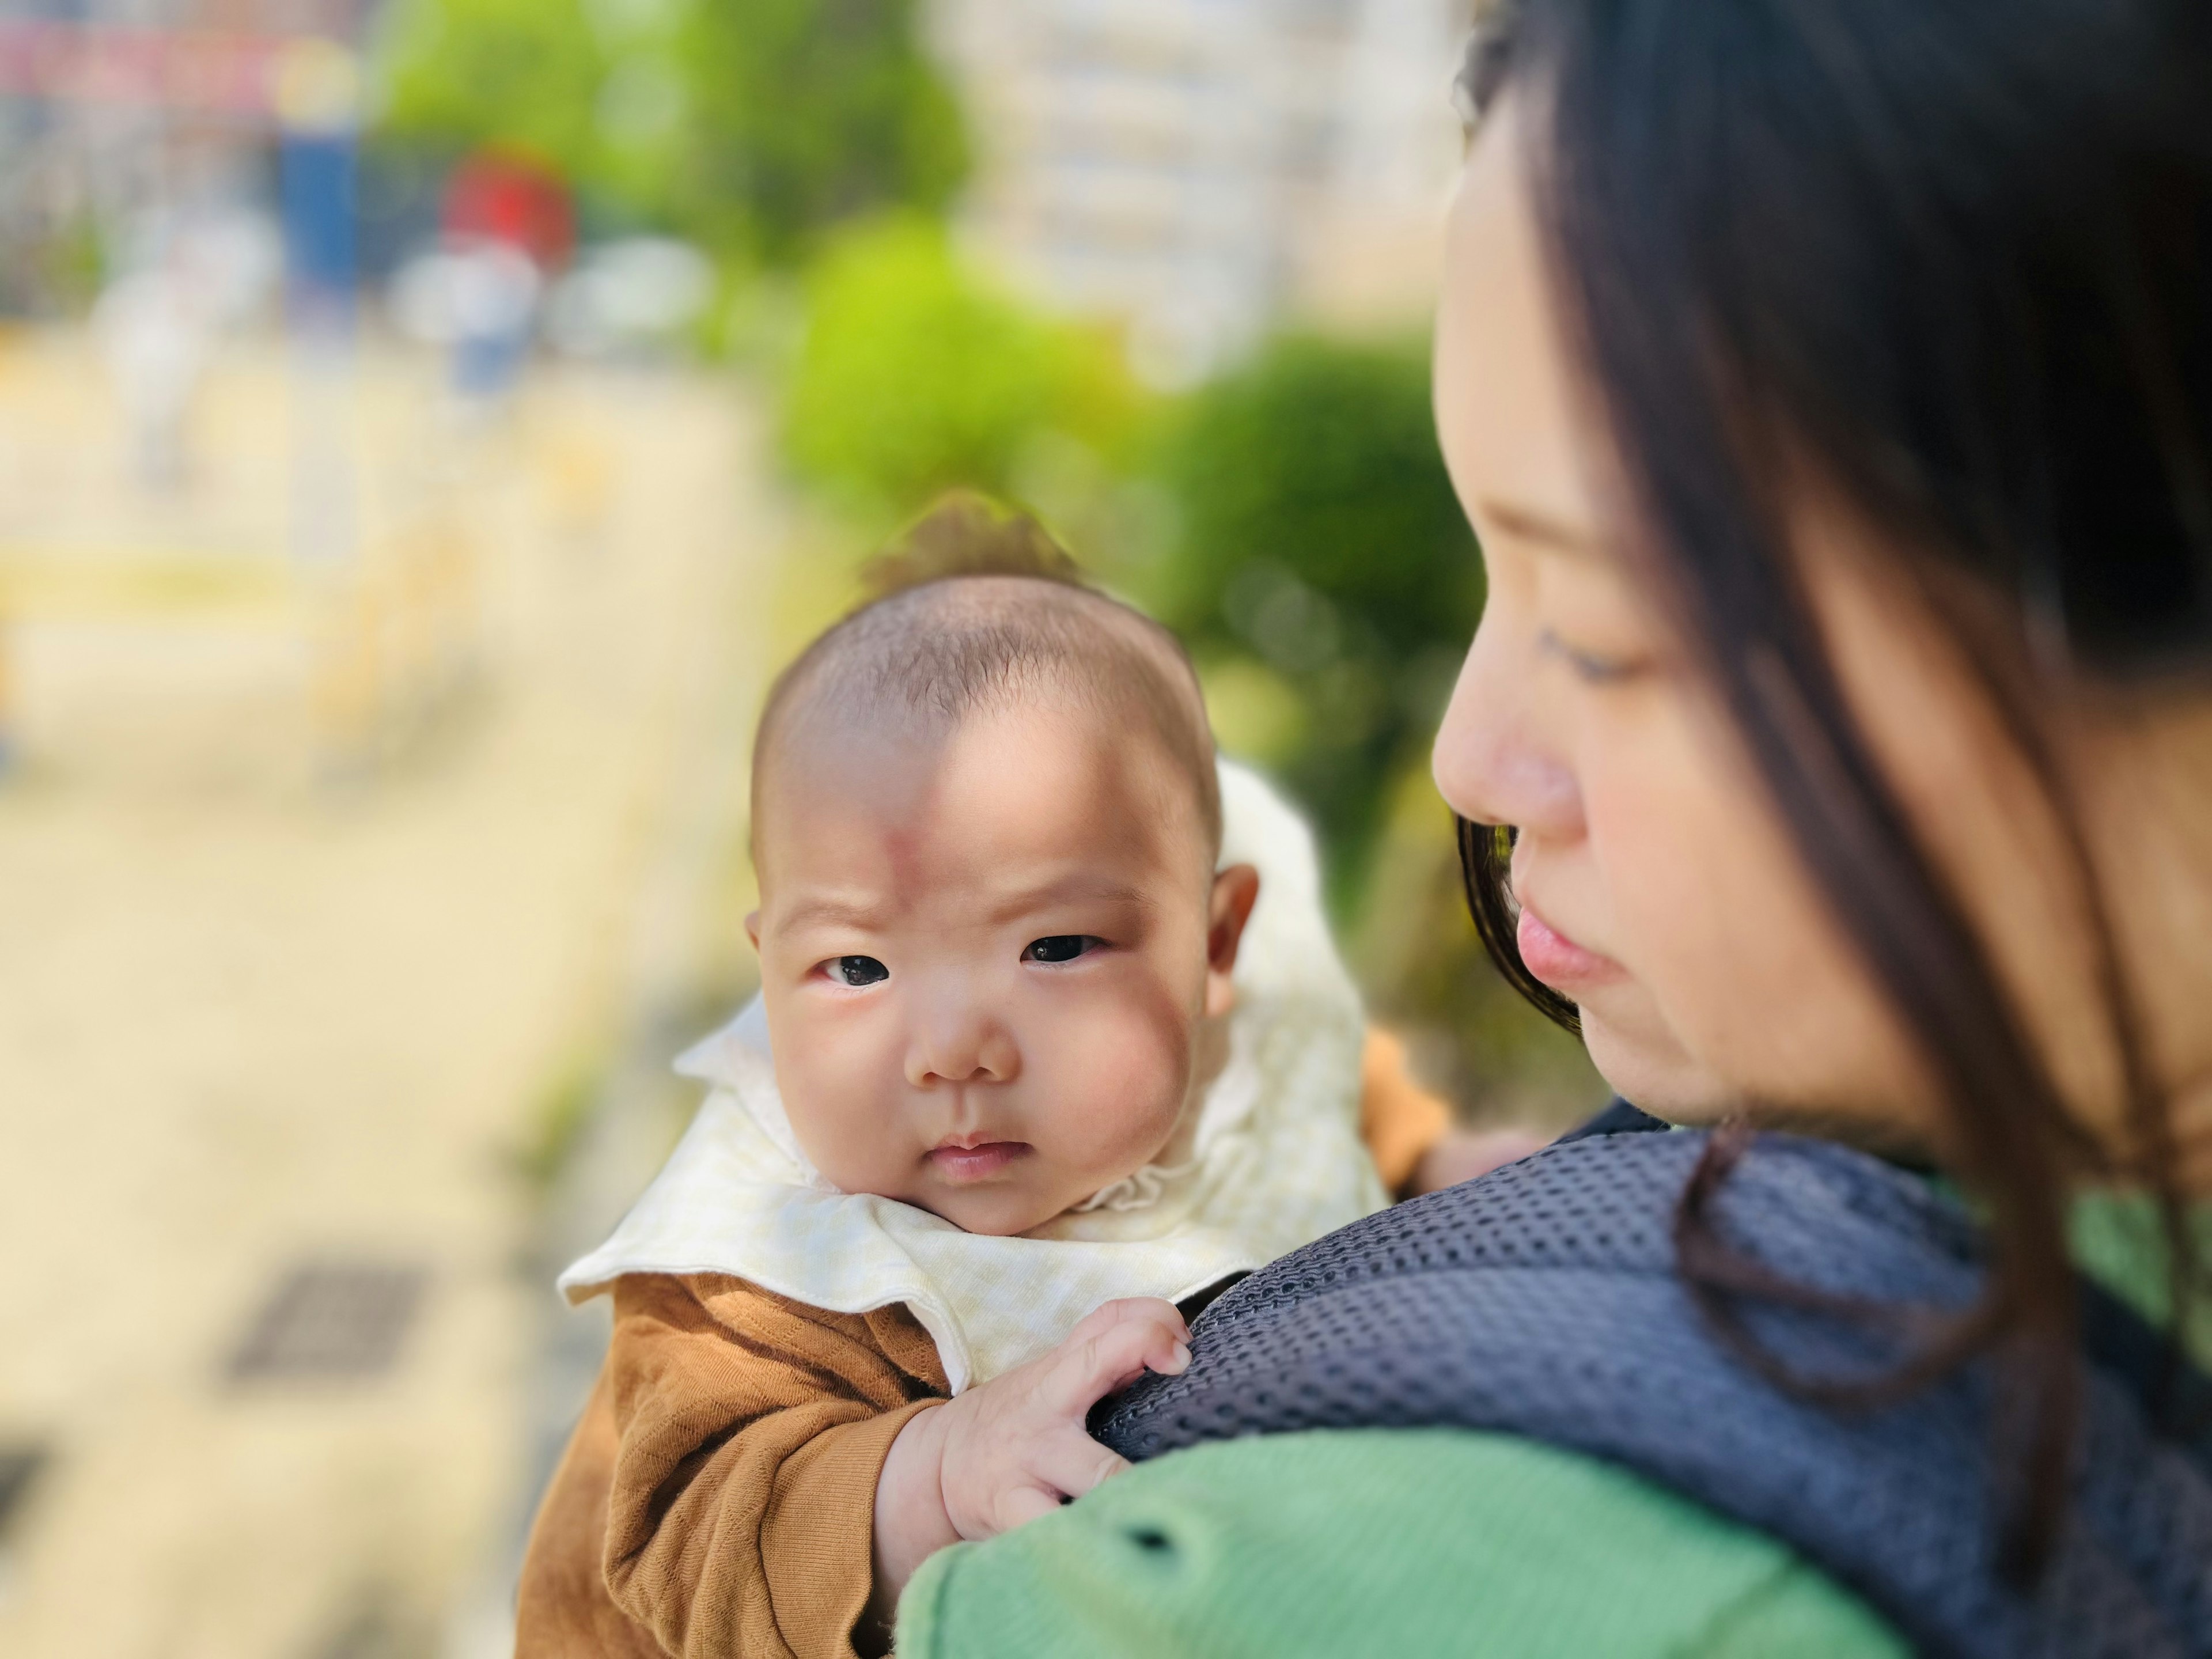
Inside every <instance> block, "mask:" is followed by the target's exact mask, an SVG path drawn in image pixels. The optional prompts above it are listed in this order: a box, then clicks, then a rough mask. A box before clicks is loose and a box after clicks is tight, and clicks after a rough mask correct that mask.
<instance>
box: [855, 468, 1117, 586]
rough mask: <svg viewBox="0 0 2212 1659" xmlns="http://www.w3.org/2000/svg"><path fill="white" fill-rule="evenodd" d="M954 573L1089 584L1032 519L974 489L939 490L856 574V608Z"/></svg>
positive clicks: (1061, 548)
mask: <svg viewBox="0 0 2212 1659" xmlns="http://www.w3.org/2000/svg"><path fill="white" fill-rule="evenodd" d="M957 576H1027V577H1030V578H1033V579H1035V580H1039V581H1049V582H1060V583H1062V584H1064V585H1065V586H1069V587H1084V588H1087V587H1089V586H1091V584H1090V583H1089V582H1088V581H1087V580H1085V578H1084V574H1083V568H1082V567H1081V566H1080V565H1079V564H1077V563H1076V562H1075V559H1074V557H1073V555H1071V554H1070V553H1069V552H1068V550H1066V548H1065V547H1062V546H1061V545H1060V543H1059V542H1057V541H1056V540H1054V538H1053V534H1052V532H1050V531H1048V530H1047V529H1046V528H1045V527H1044V526H1042V524H1040V523H1038V522H1037V520H1036V518H1035V517H1034V516H1033V515H1031V514H1030V513H1024V512H1023V511H1022V510H1020V509H1019V508H1018V507H1008V506H1006V505H1005V504H1003V503H1001V502H999V501H993V500H992V499H991V498H990V497H989V496H987V495H983V494H981V492H980V491H977V490H973V489H956V490H953V491H951V492H950V493H949V494H947V495H941V496H939V498H938V499H937V501H934V502H933V503H932V504H931V506H930V507H928V508H927V510H926V511H925V512H923V513H922V514H921V516H920V517H919V518H917V519H915V520H914V522H913V523H911V524H909V525H908V526H907V527H906V528H905V529H904V530H902V531H901V532H899V533H898V534H897V535H896V537H894V538H892V539H891V541H890V544H889V545H888V546H886V547H885V548H884V550H883V551H882V552H881V553H879V554H878V555H877V556H875V557H874V558H872V559H871V560H870V561H869V562H867V564H866V566H865V567H864V568H862V570H861V572H860V582H861V586H862V589H863V591H864V592H865V593H866V598H865V599H862V601H861V603H860V607H859V608H860V609H861V610H866V608H867V607H868V606H869V605H874V604H877V603H878V602H879V601H881V600H884V599H890V597H891V596H892V595H894V594H896V593H903V592H907V591H908V590H909V589H911V588H916V587H927V586H930V585H931V584H932V583H933V582H941V581H948V580H951V579H952V578H954V577H957Z"/></svg>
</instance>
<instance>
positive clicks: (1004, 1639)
mask: <svg viewBox="0 0 2212 1659" xmlns="http://www.w3.org/2000/svg"><path fill="white" fill-rule="evenodd" d="M897 1645H898V1652H899V1654H900V1655H901V1656H902V1659H953V1656H957V1659H1001V1656H1004V1659H1013V1656H1016V1655H1028V1654H1035V1653H1051V1654H1053V1655H1054V1656H1055V1659H1201V1656H1203V1659H1245V1656H1249V1659H1326V1656H1337V1655H1342V1654H1347V1653H1450V1654H1455V1655H1461V1656H1465V1659H1584V1656H1588V1655H1590V1654H1604V1655H1606V1656H1607V1659H1692V1656H1695V1659H1715V1656H1726V1659H1753V1656H1762V1659H1763V1656H1766V1655H1771V1654H1783V1653H1786V1654H1788V1655H1790V1656H1791V1659H1906V1656H1907V1654H1908V1651H1909V1650H1908V1649H1907V1648H1906V1646H1905V1644H1904V1643H1903V1642H1902V1641H1901V1640H1900V1639H1899V1638H1898V1637H1897V1635H1896V1634H1895V1633H1894V1632H1893V1630H1892V1629H1891V1628H1890V1627H1889V1626H1887V1624H1885V1623H1884V1622H1883V1621H1882V1620H1881V1619H1880V1618H1878V1617H1877V1616H1876V1615H1875V1613H1873V1612H1871V1611H1870V1610H1869V1608H1868V1607H1866V1606H1865V1604H1864V1603H1863V1602H1862V1601H1859V1600H1858V1599H1857V1597H1855V1596H1853V1595H1851V1594H1850V1592H1849V1591H1847V1590H1846V1589H1844V1588H1842V1587H1841V1586H1839V1585H1838V1584H1837V1583H1835V1582H1834V1581H1833V1580H1832V1579H1830V1578H1828V1577H1826V1575H1824V1574H1823V1573H1821V1572H1820V1571H1818V1570H1817V1569H1815V1568H1814V1567H1813V1566H1812V1565H1809V1564H1808V1563H1807V1562H1806V1561H1805V1560H1804V1559H1802V1558H1801V1557H1799V1556H1797V1555H1796V1553H1793V1552H1792V1551H1790V1549H1789V1548H1788V1547H1786V1546H1784V1545H1782V1544H1780V1543H1778V1542H1777V1541H1775V1540H1773V1539H1771V1538H1769V1537H1767V1536H1765V1534H1760V1533H1758V1532H1755V1531H1753V1530H1751V1529H1750V1528H1744V1527H1740V1526H1737V1525H1735V1523H1734V1522H1729V1521H1727V1520H1725V1519H1724V1518H1723V1517H1721V1516H1717V1515H1716V1514H1714V1513H1713V1512H1711V1510H1705V1509H1704V1508H1702V1507H1701V1506H1699V1505H1698V1504H1693V1503H1692V1502H1690V1501H1688V1500H1687V1499H1685V1498H1680V1496H1678V1495H1676V1494H1675V1493H1673V1492H1668V1491H1667V1490H1665V1489H1664V1488H1662V1487H1660V1486H1655V1485H1653V1484H1651V1483H1650V1482H1648V1481H1645V1480H1642V1479H1640V1478H1638V1476H1636V1475H1634V1474H1630V1473H1629V1472H1627V1471H1626V1470H1624V1469H1620V1468H1616V1467H1614V1466H1613V1465H1610V1464H1606V1463H1601V1462H1597V1461H1595V1460H1594V1459H1590V1458H1587V1457H1583V1456H1581V1455H1577V1454H1575V1453H1571V1452H1568V1451H1564V1450H1561V1449H1558V1448H1555V1447H1550V1446H1546V1445H1543V1444H1541V1443H1537V1442H1534V1441H1529V1440H1524V1439H1522V1438H1520V1437H1516V1436H1511V1435H1497V1434H1477V1433H1471V1432H1468V1431H1461V1430H1454V1429H1418V1430H1392V1429H1361V1430H1352V1431H1316V1432H1309V1433H1303V1434H1280V1435H1267V1436H1261V1437H1257V1438H1254V1439H1246V1440H1237V1441H1230V1442H1225V1443H1216V1444H1212V1445H1206V1446H1200V1447H1196V1448H1194V1449H1191V1450H1188V1451H1182V1452H1176V1453H1174V1454H1172V1455H1169V1456H1166V1457H1162V1458H1159V1459H1158V1460H1156V1461H1154V1462H1148V1463H1144V1464H1140V1465H1139V1466H1138V1467H1137V1468H1134V1469H1132V1470H1129V1471H1128V1472H1127V1473H1125V1474H1121V1475H1117V1476H1116V1477H1115V1479H1113V1480H1109V1481H1108V1482H1106V1483H1105V1484H1104V1485H1103V1486H1101V1487H1099V1488H1098V1490H1097V1491H1096V1492H1092V1493H1091V1495H1090V1496H1088V1497H1086V1498H1081V1499H1079V1501H1077V1502H1076V1503H1074V1504H1070V1505H1068V1506H1067V1507H1066V1508H1065V1509H1063V1510H1059V1511H1058V1512H1057V1513H1054V1514H1052V1515H1048V1516H1045V1517H1043V1518H1042V1520H1039V1521H1035V1522H1030V1524H1029V1525H1028V1526H1026V1527H1023V1528H1019V1529H1018V1530H1017V1531H1014V1532H1011V1533H1006V1534H1002V1535H1000V1537H998V1538H994V1539H993V1540H991V1541H989V1542H987V1543H983V1544H960V1545H955V1546H954V1547H952V1548H951V1549H949V1550H945V1551H943V1552H941V1553H939V1554H938V1555H936V1556H933V1558H931V1559H930V1560H928V1561H927V1562H926V1563H924V1564H923V1566H922V1568H921V1571H920V1572H919V1573H917V1574H916V1575H915V1578H914V1581H913V1583H911V1584H909V1585H908V1589H907V1592H906V1595H905V1597H904V1599H903V1600H902V1601H901V1603H900V1606H899V1626H898V1644H897Z"/></svg>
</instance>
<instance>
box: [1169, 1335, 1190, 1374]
mask: <svg viewBox="0 0 2212 1659" xmlns="http://www.w3.org/2000/svg"><path fill="white" fill-rule="evenodd" d="M1189 1369H1190V1349H1189V1347H1188V1346H1187V1345H1186V1344H1184V1343H1181V1342H1178V1343H1176V1349H1175V1369H1174V1370H1170V1372H1169V1373H1168V1375H1169V1376H1182V1374H1183V1373H1184V1372H1185V1371H1187V1370H1189Z"/></svg>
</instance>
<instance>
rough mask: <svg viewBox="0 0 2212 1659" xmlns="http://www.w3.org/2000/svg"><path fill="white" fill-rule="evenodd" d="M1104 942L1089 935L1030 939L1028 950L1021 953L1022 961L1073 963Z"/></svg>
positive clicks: (1079, 934)
mask: <svg viewBox="0 0 2212 1659" xmlns="http://www.w3.org/2000/svg"><path fill="white" fill-rule="evenodd" d="M1105 942H1106V941H1105V940H1104V939H1100V938H1098V937H1097V936H1096V935H1095V934H1091V933H1054V934H1052V935H1051V936H1050V937H1049V938H1046V939H1031V940H1030V944H1029V948H1028V949H1027V950H1025V951H1023V952H1022V960H1023V961H1024V962H1073V961H1074V960H1075V959H1076V957H1079V956H1082V955H1083V954H1084V953H1085V952H1086V951H1095V950H1097V948H1098V947H1099V946H1100V945H1103V944H1104V943H1105Z"/></svg>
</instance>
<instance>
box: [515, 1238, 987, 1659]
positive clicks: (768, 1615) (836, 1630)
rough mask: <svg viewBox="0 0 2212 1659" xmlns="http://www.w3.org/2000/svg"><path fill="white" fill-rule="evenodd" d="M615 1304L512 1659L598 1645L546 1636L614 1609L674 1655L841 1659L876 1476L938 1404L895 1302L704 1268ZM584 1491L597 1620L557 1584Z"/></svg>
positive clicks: (566, 1581)
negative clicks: (855, 1304) (820, 1297)
mask: <svg viewBox="0 0 2212 1659" xmlns="http://www.w3.org/2000/svg"><path fill="white" fill-rule="evenodd" d="M614 1301H615V1325H614V1334H613V1339H612V1341H611V1344H610V1346H609V1349H608V1354H607V1360H606V1365H605V1371H604V1373H603V1375H602V1377H601V1380H600V1385H599V1395H597V1396H595V1402H594V1409H595V1410H596V1411H598V1412H599V1416H598V1418H597V1419H596V1421H595V1419H594V1417H593V1414H592V1413H586V1422H585V1424H584V1425H582V1426H581V1427H580V1429H579V1431H578V1439H577V1441H576V1442H575V1443H572V1446H571V1449H570V1456H569V1459H568V1460H564V1464H563V1476H562V1477H556V1483H555V1489H554V1492H551V1493H550V1494H549V1496H548V1498H547V1500H546V1506H545V1508H544V1510H542V1511H541V1515H540V1519H539V1523H538V1534H540V1535H539V1536H534V1537H533V1540H532V1547H531V1566H530V1567H528V1568H526V1572H525V1581H524V1585H523V1601H524V1606H523V1607H522V1610H521V1618H520V1621H519V1622H520V1625H521V1626H523V1627H524V1628H525V1629H526V1630H527V1629H532V1628H535V1629H540V1630H543V1631H545V1632H547V1633H548V1640H547V1642H546V1644H544V1645H543V1646H542V1647H539V1648H537V1649H531V1648H525V1649H524V1650H523V1651H525V1652H526V1653H529V1652H534V1651H542V1652H544V1653H548V1654H553V1653H560V1652H564V1651H569V1650H574V1651H579V1652H581V1651H588V1650H592V1649H590V1648H589V1647H588V1646H587V1644H586V1642H585V1641H584V1640H583V1639H582V1638H577V1639H575V1640H574V1641H572V1642H571V1643H570V1645H569V1646H568V1647H567V1648H563V1647H562V1646H559V1645H556V1644H555V1641H554V1639H553V1638H555V1637H556V1635H557V1636H558V1637H560V1638H562V1639H566V1638H568V1636H569V1635H570V1634H571V1633H573V1632H574V1631H575V1629H576V1628H577V1626H579V1625H580V1624H581V1623H586V1622H588V1620H589V1619H591V1618H596V1619H598V1620H599V1621H600V1622H601V1623H605V1622H606V1621H607V1618H608V1615H609V1614H610V1613H611V1614H618V1615H619V1616H620V1619H621V1620H623V1621H626V1622H627V1623H628V1624H629V1625H631V1626H635V1627H636V1628H637V1629H638V1630H639V1631H641V1632H643V1633H645V1634H646V1635H647V1636H648V1637H649V1638H650V1640H651V1642H652V1644H653V1650H659V1651H660V1652H663V1653H666V1654H669V1655H671V1656H676V1659H695V1656H696V1659H704V1656H707V1655H710V1654H712V1655H728V1654H732V1653H742V1654H744V1655H747V1656H749V1659H750V1656H755V1655H758V1656H763V1659H850V1656H852V1655H853V1654H854V1645H853V1634H854V1627H855V1626H856V1625H857V1624H858V1623H859V1621H860V1617H861V1615H862V1613H864V1611H865V1610H866V1606H867V1602H868V1598H869V1595H870V1592H871V1590H872V1588H873V1577H874V1560H873V1549H874V1522H875V1492H876V1482H877V1479H878V1476H879V1475H880V1474H881V1473H882V1470H883V1464H884V1458H885V1457H886V1456H887V1455H889V1453H890V1444H891V1442H892V1441H893V1440H894V1439H896V1437H897V1436H898V1433H899V1431H900V1430H901V1429H902V1428H904V1427H905V1425H906V1424H907V1422H908V1420H909V1419H911V1418H912V1417H913V1416H914V1415H915V1413H917V1412H920V1411H924V1410H927V1408H928V1407H930V1406H931V1405H933V1404H934V1403H936V1402H937V1401H939V1399H941V1398H942V1397H943V1393H944V1379H943V1373H942V1370H940V1369H939V1366H938V1364H937V1359H936V1353H935V1350H934V1348H933V1346H931V1345H930V1343H929V1340H928V1337H927V1334H925V1333H923V1332H922V1331H921V1329H920V1328H919V1327H918V1326H914V1324H913V1322H912V1320H911V1318H910V1317H909V1316H907V1315H906V1314H905V1313H904V1312H903V1310H897V1309H891V1310H883V1311H882V1312H879V1313H876V1314H869V1315H841V1314H827V1313H823V1312H820V1311H819V1310H814V1309H811V1308H807V1307H805V1306H804V1305H802V1304H798V1303H795V1302H793V1301H790V1300H788V1299H787V1298H786V1297H779V1296H775V1295H774V1294H772V1293H771V1292H769V1291H763V1290H761V1289H760V1288H758V1287H757V1286H756V1285H749V1284H747V1283H745V1282H744V1280H741V1279H732V1278H727V1277H725V1276H722V1275H718V1274H698V1275H690V1276H684V1277H676V1276H671V1275H662V1274H637V1275H633V1276H630V1277H626V1278H624V1279H620V1280H618V1281H617V1284H616V1286H615V1290H614ZM602 1397H603V1399H604V1406H603V1407H601V1406H600V1403H599V1402H600V1399H601V1398H602ZM571 1462H574V1463H576V1464H577V1465H578V1468H576V1469H575V1470H574V1472H573V1475H572V1474H571V1472H570V1470H569V1468H568V1464H569V1463H571ZM594 1466H596V1467H594ZM564 1478H565V1479H566V1481H567V1484H566V1485H565V1486H564ZM593 1492H604V1493H605V1503H604V1516H605V1521H604V1526H603V1528H601V1529H600V1531H599V1547H600V1554H599V1559H598V1561H597V1562H596V1563H595V1565H597V1566H598V1567H599V1568H600V1569H601V1574H600V1576H601V1577H602V1581H603V1583H604V1586H605V1595H606V1607H605V1608H604V1609H600V1610H594V1609H592V1608H590V1607H587V1606H586V1602H587V1601H588V1598H587V1597H586V1596H585V1595H582V1594H581V1593H580V1589H579V1587H578V1586H576V1585H575V1584H574V1582H573V1581H574V1579H575V1578H576V1577H577V1572H578V1568H577V1564H576V1561H575V1559H574V1558H575V1556H576V1553H577V1545H576V1543H575V1542H574V1539H575V1538H577V1537H588V1535H589V1528H588V1525H587V1524H586V1525H582V1526H580V1525H579V1524H578V1520H579V1518H580V1512H581V1510H582V1509H583V1508H584V1506H585V1504H586V1501H587V1500H586V1498H585V1497H584V1496H582V1494H589V1493H593ZM581 1518H584V1519H586V1521H587V1520H588V1517H581ZM563 1522H565V1524H561V1523H563ZM556 1533H558V1534H562V1535H566V1536H568V1537H569V1538H570V1541H569V1542H568V1544H567V1546H566V1547H565V1548H563V1547H562V1545H561V1538H560V1537H559V1536H556ZM541 1543H542V1544H543V1546H544V1547H542V1548H541ZM533 1596H535V1597H536V1598H537V1600H536V1601H535V1604H534V1605H533ZM556 1601H559V1602H561V1603H562V1604H563V1605H565V1606H566V1607H567V1608H568V1615H567V1616H566V1617H565V1618H562V1617H556V1616H555V1615H556V1613H558V1611H559V1609H558V1607H556V1605H555V1603H556ZM616 1651H621V1650H620V1649H616Z"/></svg>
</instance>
